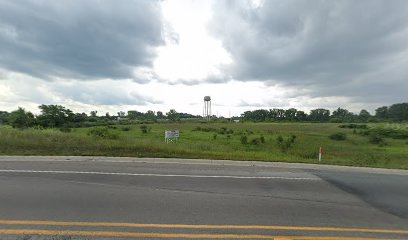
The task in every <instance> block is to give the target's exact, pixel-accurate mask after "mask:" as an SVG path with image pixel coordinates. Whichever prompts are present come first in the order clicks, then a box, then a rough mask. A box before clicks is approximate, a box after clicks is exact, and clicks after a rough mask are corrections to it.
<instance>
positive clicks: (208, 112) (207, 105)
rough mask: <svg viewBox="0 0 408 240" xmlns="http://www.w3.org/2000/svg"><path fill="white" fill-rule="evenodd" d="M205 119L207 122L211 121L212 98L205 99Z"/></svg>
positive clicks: (206, 97)
mask: <svg viewBox="0 0 408 240" xmlns="http://www.w3.org/2000/svg"><path fill="white" fill-rule="evenodd" d="M203 118H204V119H205V120H207V121H209V120H210V119H211V97H210V96H205V97H204V110H203Z"/></svg>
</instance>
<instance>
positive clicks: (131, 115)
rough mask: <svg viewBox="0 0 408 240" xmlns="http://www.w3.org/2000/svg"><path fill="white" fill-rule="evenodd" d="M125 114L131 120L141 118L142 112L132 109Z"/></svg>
mask: <svg viewBox="0 0 408 240" xmlns="http://www.w3.org/2000/svg"><path fill="white" fill-rule="evenodd" d="M127 116H128V118H129V119H132V120H135V119H141V118H143V113H142V112H139V111H136V110H132V111H128V112H127Z"/></svg>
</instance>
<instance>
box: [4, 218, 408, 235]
mask: <svg viewBox="0 0 408 240" xmlns="http://www.w3.org/2000/svg"><path fill="white" fill-rule="evenodd" d="M0 225H42V226H44V225H46V226H73V227H75V226H79V227H131V228H172V229H244V230H245V229H246V230H290V231H321V232H364V233H391V234H408V230H397V229H374V228H372V229H371V228H337V227H299V226H262V225H187V224H143V223H142V224H140V223H115V222H56V221H25V220H0Z"/></svg>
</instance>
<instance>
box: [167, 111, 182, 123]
mask: <svg viewBox="0 0 408 240" xmlns="http://www.w3.org/2000/svg"><path fill="white" fill-rule="evenodd" d="M166 116H167V118H168V119H169V120H170V121H173V122H175V121H178V120H179V119H180V116H179V114H178V112H176V110H174V109H170V111H169V112H168V113H166Z"/></svg>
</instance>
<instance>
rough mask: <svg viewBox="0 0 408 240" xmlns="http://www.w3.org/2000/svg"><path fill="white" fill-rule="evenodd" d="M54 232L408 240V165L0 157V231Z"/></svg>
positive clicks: (30, 235) (26, 235)
mask: <svg viewBox="0 0 408 240" xmlns="http://www.w3.org/2000/svg"><path fill="white" fill-rule="evenodd" d="M50 235H53V236H57V235H60V238H61V239H66V238H65V237H64V236H67V235H71V236H76V238H77V239H116V238H119V237H139V238H157V239H160V238H177V239H180V238H202V239H206V238H228V239H229V238H247V239H257V238H259V239H262V238H269V239H318V238H317V237H321V239H328V238H324V237H330V236H331V237H336V238H334V239H341V238H340V237H348V238H351V239H352V238H359V239H361V238H367V239H370V238H397V239H408V171H402V170H377V169H368V168H350V167H332V166H318V165H306V164H283V163H282V164H280V163H271V164H269V163H254V162H232V161H204V160H177V159H132V158H89V157H0V239H48V238H47V236H50ZM277 236H292V237H289V238H278V237H277ZM295 236H304V237H305V238H299V237H295ZM311 236H312V237H311ZM273 237H275V238H273ZM49 239H51V238H49ZM52 239H58V238H55V237H53V238H52Z"/></svg>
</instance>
